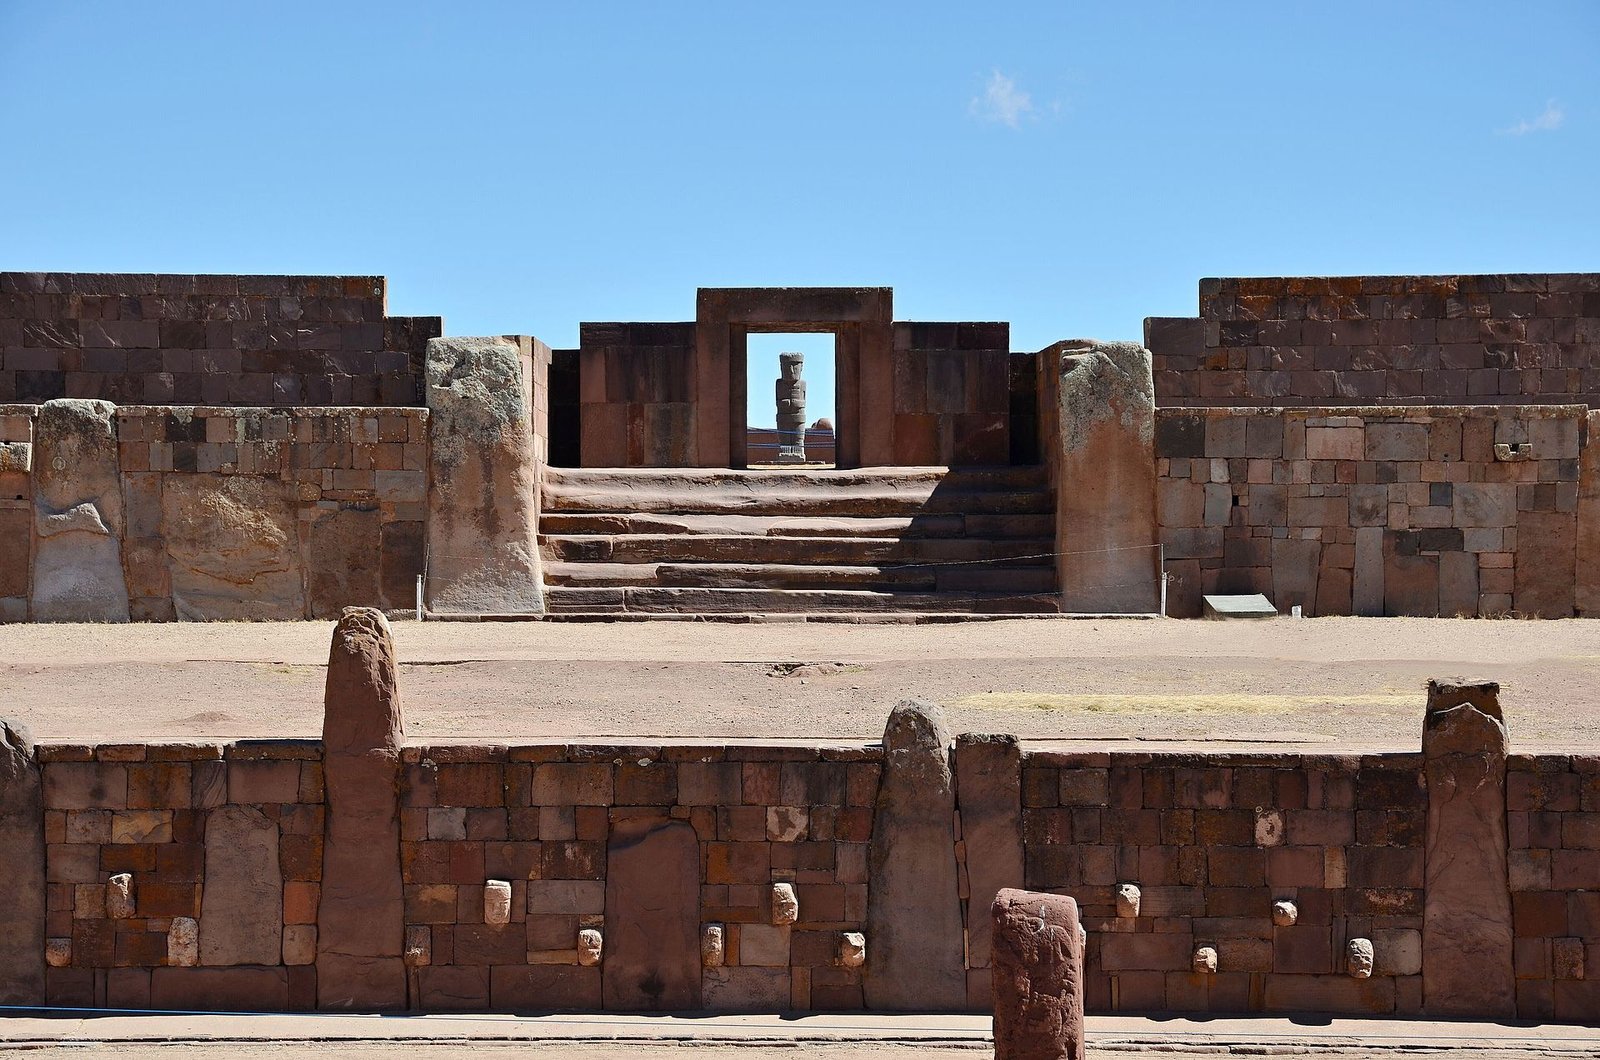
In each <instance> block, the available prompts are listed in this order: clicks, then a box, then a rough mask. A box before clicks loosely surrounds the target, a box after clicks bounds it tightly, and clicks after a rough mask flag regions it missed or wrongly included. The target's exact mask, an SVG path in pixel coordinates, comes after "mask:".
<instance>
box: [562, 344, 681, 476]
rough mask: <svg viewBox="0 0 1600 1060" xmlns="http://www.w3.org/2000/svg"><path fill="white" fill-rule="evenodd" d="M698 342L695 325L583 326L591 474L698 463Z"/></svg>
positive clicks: (585, 444)
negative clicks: (596, 469) (597, 469)
mask: <svg viewBox="0 0 1600 1060" xmlns="http://www.w3.org/2000/svg"><path fill="white" fill-rule="evenodd" d="M694 336H695V325H694V322H693V321H690V322H687V323H674V324H584V325H582V326H581V327H580V329H579V332H578V341H579V344H580V347H579V350H578V388H579V401H578V404H579V417H580V420H579V422H580V424H581V427H580V431H581V442H580V445H581V459H582V461H583V466H584V467H688V466H690V465H691V464H693V463H694V460H693V454H694V438H695V399H694V393H693V389H694Z"/></svg>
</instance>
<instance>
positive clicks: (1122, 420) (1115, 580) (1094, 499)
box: [1039, 340, 1161, 614]
mask: <svg viewBox="0 0 1600 1060" xmlns="http://www.w3.org/2000/svg"><path fill="white" fill-rule="evenodd" d="M1039 373H1040V374H1039V400H1040V402H1041V408H1040V410H1039V415H1040V424H1041V429H1042V431H1043V435H1042V436H1043V438H1044V439H1045V443H1044V444H1045V453H1044V458H1045V463H1046V464H1047V465H1048V466H1049V468H1050V477H1051V481H1052V482H1053V483H1054V485H1055V491H1056V551H1058V552H1060V553H1062V555H1060V556H1058V557H1057V560H1056V569H1057V570H1058V571H1059V572H1060V578H1061V609H1062V610H1063V611H1068V612H1106V613H1117V614H1150V613H1152V612H1154V611H1155V610H1156V609H1157V608H1158V607H1160V604H1161V581H1160V579H1161V564H1160V558H1159V552H1158V551H1157V549H1156V548H1155V547H1154V546H1155V545H1156V544H1157V542H1159V541H1160V529H1159V526H1158V524H1157V519H1156V459H1155V422H1156V398H1155V383H1154V377H1153V374H1152V371H1151V360H1150V351H1149V350H1147V349H1144V348H1143V347H1142V346H1139V345H1137V344H1136V343H1131V342H1096V341H1093V340H1070V341H1067V342H1062V343H1057V344H1056V345H1054V346H1051V347H1049V348H1048V349H1046V350H1044V351H1043V352H1042V353H1041V354H1040V355H1039Z"/></svg>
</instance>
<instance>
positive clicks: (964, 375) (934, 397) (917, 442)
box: [861, 321, 1011, 466]
mask: <svg viewBox="0 0 1600 1060" xmlns="http://www.w3.org/2000/svg"><path fill="white" fill-rule="evenodd" d="M1010 359H1011V325H1010V324H1005V323H977V322H973V323H926V322H905V321H901V322H896V324H895V325H894V395H893V400H894V457H895V463H897V464H905V465H913V466H915V465H921V466H929V465H948V466H956V465H968V466H970V465H983V464H995V465H999V464H1005V463H1008V462H1009V460H1010V455H1011V392H1010V385H1011V377H1010ZM887 397H888V395H863V398H862V402H861V414H862V415H864V416H877V415H880V414H881V410H884V409H886V408H887V407H888V401H887Z"/></svg>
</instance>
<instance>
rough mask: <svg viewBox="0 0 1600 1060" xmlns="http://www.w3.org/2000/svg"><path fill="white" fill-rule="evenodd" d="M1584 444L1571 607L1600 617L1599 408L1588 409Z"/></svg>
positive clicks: (1580, 463) (1591, 615)
mask: <svg viewBox="0 0 1600 1060" xmlns="http://www.w3.org/2000/svg"><path fill="white" fill-rule="evenodd" d="M1583 438H1584V440H1585V442H1586V443H1587V444H1585V445H1584V447H1583V448H1582V449H1581V450H1580V451H1579V453H1578V545H1577V557H1578V563H1577V566H1578V584H1577V586H1576V588H1575V590H1574V594H1573V595H1574V600H1573V606H1574V608H1575V609H1576V610H1577V613H1578V614H1579V615H1580V616H1581V617H1583V618H1595V617H1600V409H1590V410H1589V419H1588V429H1587V430H1586V431H1585V432H1584V434H1583Z"/></svg>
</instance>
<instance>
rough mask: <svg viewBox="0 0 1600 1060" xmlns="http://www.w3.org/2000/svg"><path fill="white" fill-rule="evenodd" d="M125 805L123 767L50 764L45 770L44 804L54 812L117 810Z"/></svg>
mask: <svg viewBox="0 0 1600 1060" xmlns="http://www.w3.org/2000/svg"><path fill="white" fill-rule="evenodd" d="M127 803H128V774H127V767H126V766H121V765H101V764H100V763H98V762H83V763H78V762H51V763H48V764H47V765H45V767H44V804H45V805H46V806H48V807H49V808H51V809H53V810H88V809H112V810H120V809H123V808H125V807H126V806H127Z"/></svg>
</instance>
